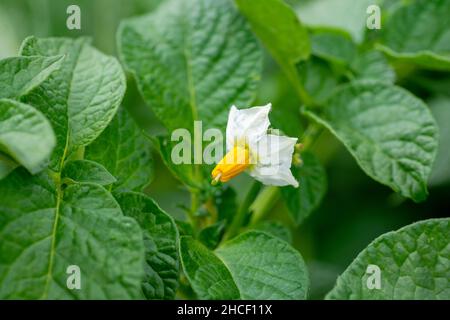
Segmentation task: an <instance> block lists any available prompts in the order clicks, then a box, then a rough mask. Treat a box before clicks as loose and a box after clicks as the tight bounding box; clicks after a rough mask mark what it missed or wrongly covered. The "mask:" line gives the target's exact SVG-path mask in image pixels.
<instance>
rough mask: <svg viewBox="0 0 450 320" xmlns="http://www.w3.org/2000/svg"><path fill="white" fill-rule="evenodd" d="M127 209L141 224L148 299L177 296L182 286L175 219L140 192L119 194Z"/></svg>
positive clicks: (117, 195) (124, 208)
mask: <svg viewBox="0 0 450 320" xmlns="http://www.w3.org/2000/svg"><path fill="white" fill-rule="evenodd" d="M116 199H117V201H118V202H119V204H120V206H121V208H122V210H123V213H124V214H125V215H126V216H129V217H132V218H134V219H136V221H137V222H138V223H139V225H140V226H141V229H142V232H143V236H144V246H145V261H146V263H145V277H144V280H143V283H142V290H143V292H144V295H145V297H146V298H147V299H173V298H174V297H175V292H176V290H177V287H178V272H179V258H178V247H177V246H178V231H177V228H176V225H175V222H174V221H173V219H172V218H171V217H170V216H169V215H168V214H167V213H165V212H164V211H163V210H162V209H161V208H160V207H159V206H158V205H157V204H156V203H155V202H154V201H153V200H152V199H151V198H149V197H148V196H146V195H144V194H142V193H136V192H124V193H118V194H116Z"/></svg>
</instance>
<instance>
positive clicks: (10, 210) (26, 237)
mask: <svg viewBox="0 0 450 320" xmlns="http://www.w3.org/2000/svg"><path fill="white" fill-rule="evenodd" d="M0 239H1V241H0V297H1V298H2V299H130V298H140V297H141V296H142V293H141V280H142V277H143V275H144V273H143V265H144V247H143V241H142V233H141V231H140V229H139V226H138V224H137V223H136V222H135V221H134V220H133V219H131V218H129V217H124V216H123V215H122V212H121V210H120V207H119V205H118V204H117V202H116V201H115V200H114V198H113V197H112V196H111V195H110V194H109V193H108V192H107V191H106V190H105V189H104V188H103V187H101V186H99V185H96V184H91V183H80V184H72V185H70V186H68V187H67V188H66V189H64V190H61V189H59V188H58V187H57V186H55V183H54V182H53V180H52V179H51V178H50V177H49V176H48V175H47V174H46V173H41V174H39V175H37V176H30V175H29V174H28V173H26V172H25V171H24V170H22V169H17V170H16V171H14V172H13V173H12V174H10V175H9V176H8V177H7V178H6V179H4V180H2V181H1V182H0ZM72 265H76V266H78V267H79V269H80V280H81V282H80V284H81V288H80V289H79V290H78V289H73V290H71V289H68V287H67V285H66V283H67V282H68V281H69V280H70V279H69V278H68V277H69V276H70V273H69V274H68V273H67V270H68V267H69V266H72Z"/></svg>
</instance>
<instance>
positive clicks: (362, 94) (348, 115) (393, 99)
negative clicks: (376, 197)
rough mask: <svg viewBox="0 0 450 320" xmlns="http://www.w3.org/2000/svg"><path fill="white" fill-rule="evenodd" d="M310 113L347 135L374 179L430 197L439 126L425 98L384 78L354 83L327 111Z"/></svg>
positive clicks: (346, 141)
mask: <svg viewBox="0 0 450 320" xmlns="http://www.w3.org/2000/svg"><path fill="white" fill-rule="evenodd" d="M305 114H306V115H308V116H309V117H311V118H312V119H314V120H315V121H317V122H318V123H320V124H322V125H324V126H325V127H326V128H328V129H329V130H330V131H331V132H332V133H333V134H334V135H335V136H336V137H337V138H338V139H339V140H341V141H342V142H343V143H344V145H345V146H346V147H347V149H348V150H349V151H350V153H351V154H352V155H353V156H354V158H355V159H356V161H357V162H358V164H359V165H360V167H361V168H362V169H363V170H364V171H365V172H366V173H367V174H368V175H369V176H370V177H372V178H373V179H374V180H376V181H378V182H380V183H382V184H385V185H387V186H389V187H391V188H392V189H393V190H394V191H396V192H399V193H400V194H402V195H403V196H405V197H409V198H412V199H413V200H414V201H422V200H424V199H425V198H426V196H427V187H426V184H427V180H428V176H429V174H430V171H431V167H432V164H433V161H434V158H435V156H436V149H437V140H438V129H437V126H436V123H435V121H434V119H433V116H432V115H431V113H430V111H429V110H428V108H427V106H426V105H425V104H424V103H423V102H422V101H421V100H419V99H418V98H416V97H415V96H413V95H412V94H410V93H409V92H408V91H406V90H404V89H401V88H399V87H395V86H390V85H387V84H383V83H377V82H361V83H350V84H348V85H344V86H342V87H341V88H340V89H339V90H337V91H336V92H335V93H334V95H333V96H332V97H331V98H330V99H329V100H328V101H327V104H326V106H325V107H324V108H323V109H322V110H318V111H312V110H309V111H306V112H305Z"/></svg>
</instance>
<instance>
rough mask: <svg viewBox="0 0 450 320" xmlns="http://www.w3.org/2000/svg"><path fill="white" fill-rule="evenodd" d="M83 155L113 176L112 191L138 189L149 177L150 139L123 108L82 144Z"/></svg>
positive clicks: (150, 166)
mask: <svg viewBox="0 0 450 320" xmlns="http://www.w3.org/2000/svg"><path fill="white" fill-rule="evenodd" d="M85 157H86V158H87V159H90V160H93V161H95V162H98V163H100V164H102V165H103V166H105V168H106V169H107V170H108V171H109V172H110V173H111V174H112V175H113V176H114V177H116V179H117V182H116V183H114V185H113V186H112V188H113V189H114V190H116V191H127V190H128V191H131V190H132V191H142V190H143V189H144V188H145V187H146V186H147V185H148V184H149V183H150V182H151V181H152V179H153V157H152V153H151V142H150V141H148V139H147V138H146V137H145V136H144V135H143V133H142V130H141V129H140V128H139V127H138V125H137V124H136V122H135V121H134V120H133V118H132V117H131V115H130V114H129V112H128V111H127V110H126V109H124V108H120V109H119V112H118V113H117V115H116V116H115V117H114V119H113V121H112V122H111V123H110V124H109V126H108V127H107V128H106V129H105V131H103V133H102V134H101V135H100V136H99V137H98V138H97V140H95V141H94V142H93V143H92V144H90V145H89V146H88V147H87V148H86V154H85Z"/></svg>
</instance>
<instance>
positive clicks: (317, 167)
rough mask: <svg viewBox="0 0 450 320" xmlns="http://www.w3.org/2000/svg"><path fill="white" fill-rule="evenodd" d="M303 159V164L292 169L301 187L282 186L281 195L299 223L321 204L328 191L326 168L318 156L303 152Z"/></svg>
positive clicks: (293, 217) (292, 215)
mask: <svg viewBox="0 0 450 320" xmlns="http://www.w3.org/2000/svg"><path fill="white" fill-rule="evenodd" d="M302 160H303V164H302V166H301V167H299V168H297V167H293V170H292V171H293V174H294V176H295V177H296V179H297V181H298V182H299V187H298V188H294V187H283V188H281V195H282V196H283V199H284V201H285V203H286V205H287V207H288V209H289V213H290V214H291V217H292V219H293V220H294V221H295V223H296V224H297V225H298V224H300V223H301V222H302V221H303V220H304V219H305V218H306V217H307V216H309V214H310V213H311V212H312V211H314V210H315V209H316V208H317V207H318V206H319V204H320V202H321V201H322V199H323V197H324V195H325V192H326V191H327V177H326V173H325V169H324V168H323V166H322V165H321V164H320V162H319V161H318V160H317V158H316V157H315V156H314V155H313V154H311V153H303V154H302Z"/></svg>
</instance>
